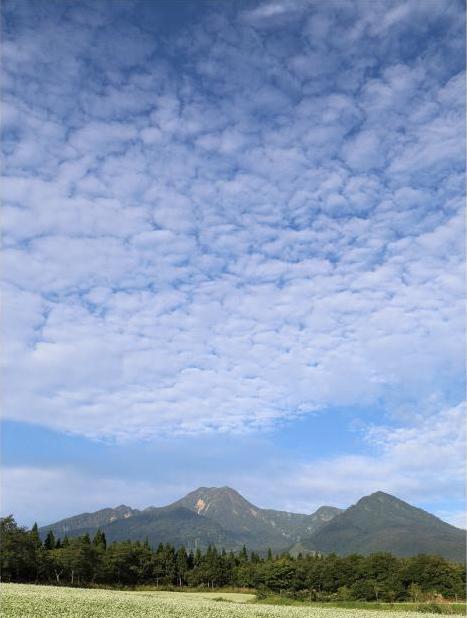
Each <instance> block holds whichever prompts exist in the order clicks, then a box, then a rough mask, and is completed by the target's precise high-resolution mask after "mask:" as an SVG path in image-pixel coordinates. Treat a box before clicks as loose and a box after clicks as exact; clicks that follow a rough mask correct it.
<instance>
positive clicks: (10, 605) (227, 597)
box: [0, 584, 439, 618]
mask: <svg viewBox="0 0 467 618" xmlns="http://www.w3.org/2000/svg"><path fill="white" fill-rule="evenodd" d="M0 590H1V597H2V602H1V610H0V615H1V616H2V617H5V618H55V617H56V618H59V617H60V618H88V617H89V618H150V617H151V618H166V617H167V618H334V617H335V618H353V617H354V618H388V615H390V614H391V613H392V612H391V611H388V610H386V611H378V610H372V609H343V608H340V607H339V608H337V607H323V606H312V607H303V606H302V607H296V606H290V605H289V606H287V605H284V606H280V605H261V604H257V603H251V601H252V600H253V599H252V595H245V594H239V593H229V592H227V593H216V592H214V593H196V592H192V593H191V592H188V593H187V592H183V593H178V592H126V591H116V590H90V589H80V588H56V587H53V586H32V585H26V584H25V585H23V584H2V585H1V586H0ZM424 615H425V616H427V617H428V616H436V615H439V614H436V613H435V614H433V613H425V614H424ZM397 616H398V618H404V617H406V618H413V617H414V613H413V612H411V611H397Z"/></svg>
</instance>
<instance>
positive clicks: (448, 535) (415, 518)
mask: <svg viewBox="0 0 467 618" xmlns="http://www.w3.org/2000/svg"><path fill="white" fill-rule="evenodd" d="M301 546H302V547H303V548H304V549H306V550H311V551H320V552H323V553H330V552H335V553H337V554H341V555H346V554H352V553H359V554H370V553H373V552H378V551H388V552H391V553H393V554H395V555H397V556H412V555H415V554H421V553H427V554H439V555H440V556H444V557H445V558H448V559H452V560H456V561H459V562H462V561H465V555H466V539H465V531H464V530H461V529H459V528H455V527H454V526H451V525H450V524H447V523H446V522H444V521H442V520H441V519H438V518H437V517H435V516H434V515H431V514H430V513H427V512H426V511H424V510H422V509H419V508H416V507H414V506H411V505H410V504H408V503H407V502H404V501H403V500H399V499H398V498H395V497H394V496H391V495H390V494H387V493H384V492H382V491H378V492H376V493H374V494H371V495H370V496H365V497H364V498H361V500H359V501H358V502H357V503H356V504H355V505H353V506H351V507H350V508H348V509H347V510H345V511H344V512H342V513H340V514H338V515H336V517H334V518H333V519H332V520H331V521H330V522H328V523H327V524H325V525H324V526H321V528H320V529H319V530H317V531H315V532H314V533H313V534H312V535H310V537H309V538H308V539H302V541H301Z"/></svg>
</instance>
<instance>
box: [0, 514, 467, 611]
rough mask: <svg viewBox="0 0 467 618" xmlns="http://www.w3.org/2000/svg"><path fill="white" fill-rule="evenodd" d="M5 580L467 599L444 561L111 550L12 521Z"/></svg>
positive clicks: (143, 546)
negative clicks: (41, 534)
mask: <svg viewBox="0 0 467 618" xmlns="http://www.w3.org/2000/svg"><path fill="white" fill-rule="evenodd" d="M0 540H1V547H2V551H1V562H0V568H1V578H2V581H11V582H36V583H45V584H55V585H72V586H89V585H110V586H120V587H126V586H128V587H133V586H139V585H150V586H154V587H161V588H162V587H164V588H170V587H174V586H177V587H194V588H196V587H209V588H217V587H224V586H232V587H241V588H252V589H256V590H257V591H259V592H260V593H261V592H263V593H264V594H267V593H280V594H286V595H290V596H294V597H296V598H306V599H309V600H310V601H327V600H328V601H329V600H342V601H347V600H354V599H355V600H366V601H405V600H411V601H415V602H417V601H420V600H422V599H423V598H424V595H425V596H426V595H442V596H443V597H444V598H447V599H462V598H464V591H465V581H466V574H465V565H461V564H458V563H454V562H449V561H447V560H445V559H443V558H441V557H439V556H431V555H419V556H414V557H411V558H397V557H395V556H393V555H392V554H389V553H375V554H372V555H370V556H361V555H357V554H354V555H350V556H345V557H342V556H337V555H335V554H331V555H327V556H321V555H310V554H308V555H304V556H302V555H298V557H293V556H291V555H289V554H288V553H282V554H278V555H273V554H272V552H271V551H270V550H269V551H268V553H267V555H266V556H260V555H259V554H257V553H255V552H248V551H247V549H246V548H245V547H243V549H242V550H241V551H240V552H235V553H234V552H226V551H224V550H223V551H219V550H218V549H216V548H215V547H208V549H207V550H206V551H204V552H202V551H200V550H199V549H198V550H196V551H187V550H186V549H185V548H184V547H180V548H175V547H173V546H172V545H170V544H162V543H161V544H160V545H159V546H158V547H157V548H156V549H153V548H151V546H150V545H149V543H148V542H147V541H146V542H140V541H118V542H114V543H111V544H108V543H107V541H106V537H105V534H104V533H103V532H101V531H100V530H98V531H97V532H96V534H95V535H94V536H93V538H91V537H90V535H89V534H84V535H83V536H80V537H74V538H68V537H66V536H65V537H64V538H63V539H55V537H54V534H53V532H51V531H50V532H49V533H48V534H47V537H46V538H45V540H44V541H42V540H41V538H40V536H39V531H38V528H37V524H35V525H34V526H33V527H32V529H31V530H27V529H25V528H23V527H20V526H18V524H17V523H16V522H15V520H14V518H13V516H8V517H5V518H2V519H1V520H0Z"/></svg>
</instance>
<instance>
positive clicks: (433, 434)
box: [2, 0, 465, 526]
mask: <svg viewBox="0 0 467 618" xmlns="http://www.w3.org/2000/svg"><path fill="white" fill-rule="evenodd" d="M2 33H3V42H2V48H3V74H2V86H3V103H2V112H3V123H2V124H3V126H2V132H3V135H2V149H3V172H4V178H3V261H2V264H3V267H2V277H3V298H4V308H3V312H2V340H3V346H2V349H3V351H2V359H3V365H4V369H3V376H4V378H3V393H2V399H3V405H2V408H3V419H2V444H3V448H2V452H3V455H2V460H3V474H2V486H3V489H2V495H3V500H2V512H3V513H4V514H6V513H13V514H14V515H15V517H16V518H17V520H18V521H19V522H20V523H22V524H24V525H31V524H32V522H33V521H38V522H39V523H40V524H45V523H50V522H52V521H56V520H58V519H60V518H63V517H67V516H71V515H74V514H77V513H80V512H83V511H93V510H97V509H99V508H104V507H108V506H116V505H118V504H122V503H124V504H128V505H130V506H132V507H135V508H142V507H146V506H149V505H156V506H159V505H163V504H167V503H169V502H171V501H173V500H175V499H178V498H179V497H181V496H182V495H183V494H184V493H186V492H188V491H190V490H192V489H195V488H196V487H198V486H219V485H220V486H224V485H229V486H232V487H234V488H235V489H237V490H238V491H240V492H241V493H242V494H243V495H244V496H245V497H246V498H247V499H248V500H250V501H251V502H253V503H254V504H257V505H258V506H261V507H269V508H279V509H286V510H293V511H296V512H304V513H310V512H312V511H314V510H315V509H316V508H318V507H319V506H320V505H322V504H330V505H335V506H339V507H346V506H349V505H350V504H352V503H355V502H356V501H357V500H358V499H359V498H360V497H362V496H363V495H367V494H369V493H372V492H374V491H378V490H382V491H387V492H389V493H392V494H394V495H396V496H398V497H400V498H402V499H404V500H407V501H409V502H410V503H412V504H414V505H416V506H419V507H422V508H425V509H427V510H429V511H431V512H433V513H435V514H437V515H438V516H440V517H442V518H443V519H445V520H446V521H449V522H451V523H453V524H455V525H459V526H463V525H465V524H464V523H463V522H464V521H465V519H464V512H465V506H464V480H463V469H464V452H465V422H464V416H465V407H464V399H465V384H464V375H465V364H464V349H463V341H464V335H465V318H464V311H463V310H464V301H463V299H464V292H465V290H464V275H465V272H464V271H465V268H464V252H465V247H464V212H463V209H464V172H465V73H464V71H465V43H464V41H465V4H464V2H463V1H462V0H410V1H405V0H402V1H401V0H372V1H371V2H370V1H369V0H326V1H324V0H293V1H292V0H260V1H254V0H251V1H236V0H229V1H226V2H214V1H203V0H196V1H195V0H193V1H191V0H177V1H175V0H170V1H168V0H158V1H157V2H153V1H147V0H113V1H109V0H97V1H96V0H93V1H89V2H86V1H84V0H74V1H71V0H70V1H67V0H61V1H54V0H47V1H40V2H38V1H37V0H34V1H32V0H5V1H4V2H3V3H2Z"/></svg>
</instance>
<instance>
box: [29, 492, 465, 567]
mask: <svg viewBox="0 0 467 618" xmlns="http://www.w3.org/2000/svg"><path fill="white" fill-rule="evenodd" d="M98 528H100V529H101V530H102V531H103V532H105V534H106V537H107V539H108V541H110V542H112V541H118V540H125V539H130V540H144V539H146V538H147V539H148V540H149V542H150V544H151V545H152V546H156V545H158V544H159V543H161V542H162V543H171V544H172V545H175V546H177V547H178V546H181V545H184V546H185V547H186V548H188V549H195V548H198V547H199V548H200V549H206V548H207V547H208V545H215V546H217V547H219V548H221V547H222V548H225V549H227V550H230V549H232V550H239V549H241V547H242V546H243V545H246V546H247V547H248V548H249V549H251V550H255V551H260V552H264V551H266V550H267V548H268V547H270V548H271V549H272V550H273V551H275V552H278V551H285V550H291V551H292V552H293V553H298V552H321V553H329V552H335V553H337V554H349V553H362V554H368V553H372V552H376V551H390V552H392V553H393V554H395V555H399V556H409V555H413V554H417V553H432V554H439V555H441V556H444V557H446V558H450V559H453V560H458V561H463V560H464V559H465V532H464V531H463V530H460V529H459V528H455V527H454V526H451V525H449V524H447V523H445V522H443V521H441V520H440V519H438V518H437V517H435V516H434V515H430V514H429V513H427V512H426V511H423V510H421V509H418V508H415V507H413V506H411V505H410V504H407V503H406V502H403V501H402V500H399V499H398V498H395V497H394V496H391V495H389V494H385V493H383V492H376V493H374V494H372V495H370V496H366V497H364V498H362V499H361V500H360V501H359V502H358V503H357V504H355V505H354V506H351V507H350V508H348V509H347V510H345V511H342V510H341V509H338V508H336V507H332V506H322V507H320V508H319V509H318V510H317V511H316V512H314V513H312V514H303V513H289V512H287V511H276V510H273V509H262V508H259V507H257V506H255V505H254V504H252V503H250V502H248V500H245V498H243V496H241V495H240V494H239V493H238V492H237V491H235V490H234V489H231V488H230V487H200V488H199V489H196V490H195V491H193V492H190V493H189V494H187V495H186V496H184V497H183V498H181V499H180V500H177V501H176V502H174V503H173V504H170V505H168V506H164V507H148V508H146V509H144V510H138V509H132V508H130V507H128V506H125V505H121V506H118V507H116V508H114V509H111V508H107V509H102V510H100V511H96V512H95V513H83V514H81V515H76V516H75V517H69V518H67V519H63V520H61V521H59V522H56V523H54V524H50V525H49V526H44V527H43V528H41V529H40V533H41V536H42V537H45V535H46V534H47V532H48V531H49V530H52V531H53V533H54V535H55V536H56V537H60V538H63V537H64V536H65V535H68V536H79V535H82V534H84V533H85V532H88V533H89V534H91V535H92V534H94V533H95V532H96V530H97V529H98Z"/></svg>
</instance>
